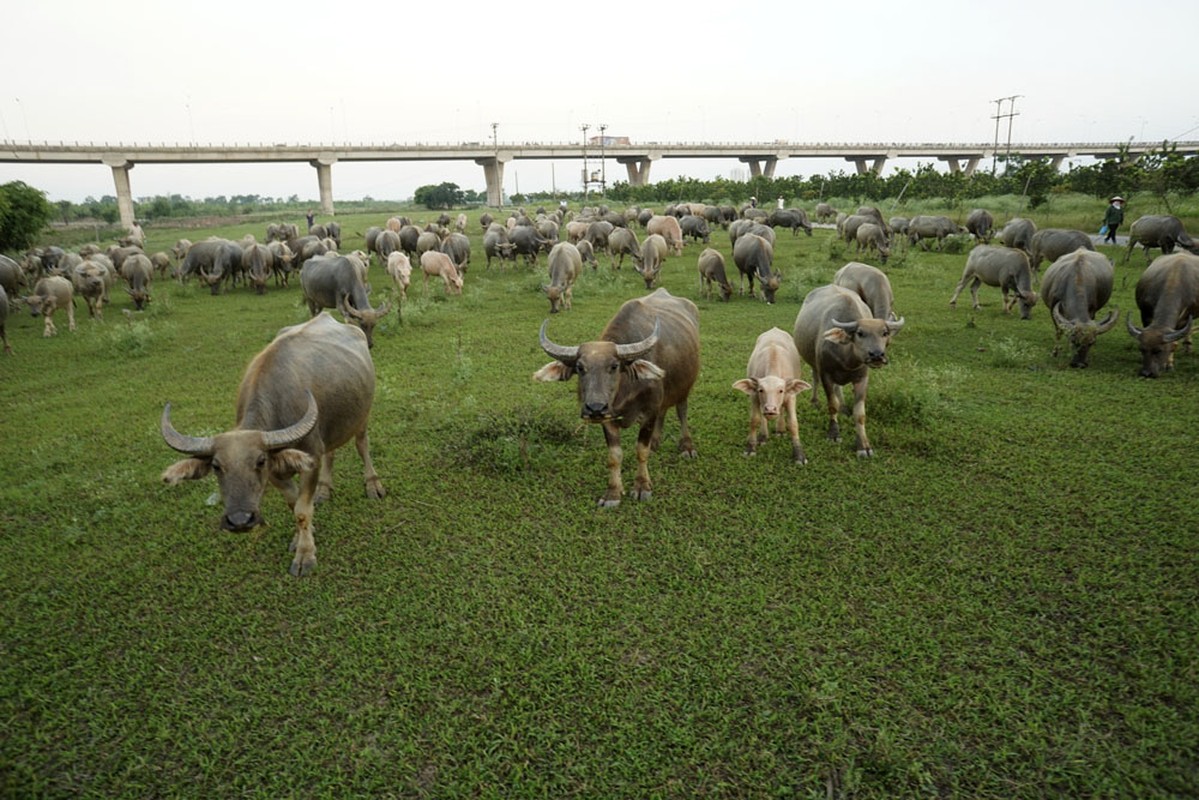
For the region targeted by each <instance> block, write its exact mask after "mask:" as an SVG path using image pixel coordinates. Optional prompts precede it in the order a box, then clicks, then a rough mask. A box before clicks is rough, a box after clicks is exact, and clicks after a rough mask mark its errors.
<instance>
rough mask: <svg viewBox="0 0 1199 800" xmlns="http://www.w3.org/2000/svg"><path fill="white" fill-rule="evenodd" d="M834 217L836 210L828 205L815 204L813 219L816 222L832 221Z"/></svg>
mask: <svg viewBox="0 0 1199 800" xmlns="http://www.w3.org/2000/svg"><path fill="white" fill-rule="evenodd" d="M836 216H837V209H835V208H833V207H832V206H830V205H829V204H828V203H817V204H816V211H815V217H816V221H817V222H828V221H830V220H832V219H835V218H836Z"/></svg>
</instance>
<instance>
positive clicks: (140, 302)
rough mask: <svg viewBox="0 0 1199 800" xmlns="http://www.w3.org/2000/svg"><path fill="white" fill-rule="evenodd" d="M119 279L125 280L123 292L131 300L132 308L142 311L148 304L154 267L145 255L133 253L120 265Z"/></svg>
mask: <svg viewBox="0 0 1199 800" xmlns="http://www.w3.org/2000/svg"><path fill="white" fill-rule="evenodd" d="M121 277H122V278H124V280H125V291H126V292H128V293H129V298H130V299H131V300H133V307H134V308H136V309H137V310H138V311H142V310H143V309H145V307H146V303H148V302H150V281H151V280H152V279H153V277H154V265H153V264H151V263H150V258H149V256H147V255H146V254H145V253H133V254H131V255H130V256H129V257H128V258H126V259H125V261H124V262H123V263H122V264H121Z"/></svg>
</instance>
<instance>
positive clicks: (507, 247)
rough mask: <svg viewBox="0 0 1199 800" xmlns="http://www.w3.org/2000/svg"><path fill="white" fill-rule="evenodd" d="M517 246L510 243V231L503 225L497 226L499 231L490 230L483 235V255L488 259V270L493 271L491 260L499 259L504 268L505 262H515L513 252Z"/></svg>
mask: <svg viewBox="0 0 1199 800" xmlns="http://www.w3.org/2000/svg"><path fill="white" fill-rule="evenodd" d="M514 247H515V245H513V244H512V243H511V242H509V241H508V230H507V229H506V228H504V227H503V226H502V225H500V226H497V230H488V231H487V232H486V233H484V234H483V255H484V256H486V257H487V269H491V259H493V258H498V259H499V260H500V266H501V267H503V266H504V261H505V260H508V261H515V260H516V254H515V253H514V252H513V249H514Z"/></svg>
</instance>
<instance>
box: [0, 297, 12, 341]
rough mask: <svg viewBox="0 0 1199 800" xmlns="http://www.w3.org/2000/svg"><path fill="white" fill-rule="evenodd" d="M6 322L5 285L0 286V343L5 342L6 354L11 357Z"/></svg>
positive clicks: (6, 301)
mask: <svg viewBox="0 0 1199 800" xmlns="http://www.w3.org/2000/svg"><path fill="white" fill-rule="evenodd" d="M6 322H8V292H6V291H5V290H4V284H0V341H2V342H4V352H5V353H6V354H7V355H10V356H11V355H12V345H10V344H9V343H8V333H7V332H6V331H5V330H4V324H5V323H6Z"/></svg>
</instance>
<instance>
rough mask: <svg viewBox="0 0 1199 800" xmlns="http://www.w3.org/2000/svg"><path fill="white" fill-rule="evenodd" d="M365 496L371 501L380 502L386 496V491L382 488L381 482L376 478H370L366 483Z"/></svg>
mask: <svg viewBox="0 0 1199 800" xmlns="http://www.w3.org/2000/svg"><path fill="white" fill-rule="evenodd" d="M366 496H367V497H369V498H370V499H371V500H382V499H383V498H384V497H386V496H387V490H386V489H384V488H383V482H382V481H380V480H379V479H378V478H372V479H371V480H369V481H367V482H366Z"/></svg>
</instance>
